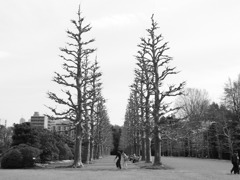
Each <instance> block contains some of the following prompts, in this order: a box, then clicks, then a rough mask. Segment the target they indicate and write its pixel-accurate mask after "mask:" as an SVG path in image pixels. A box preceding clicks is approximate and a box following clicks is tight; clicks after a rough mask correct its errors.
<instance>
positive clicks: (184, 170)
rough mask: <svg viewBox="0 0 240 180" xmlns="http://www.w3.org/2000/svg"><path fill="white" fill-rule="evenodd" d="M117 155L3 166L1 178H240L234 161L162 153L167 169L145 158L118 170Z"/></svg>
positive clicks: (81, 179) (186, 179)
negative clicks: (81, 162) (74, 162)
mask: <svg viewBox="0 0 240 180" xmlns="http://www.w3.org/2000/svg"><path fill="white" fill-rule="evenodd" d="M114 158H115V157H114V156H107V157H104V158H102V159H99V160H96V161H95V162H94V163H93V164H89V165H85V166H84V167H83V168H80V169H79V168H67V165H69V164H70V163H71V162H68V161H67V162H63V163H60V162H59V163H57V164H51V165H49V166H47V167H45V168H36V169H13V170H6V169H0V180H33V179H34V180H66V179H67V180H75V179H76V180H79V179H80V180H85V179H86V180H95V179H97V180H108V179H110V180H115V179H119V180H120V179H121V180H122V179H131V180H134V179H137V180H146V179H147V180H155V179H161V180H165V179H173V180H205V179H206V180H208V179H210V180H215V179H216V180H222V179H231V180H233V179H238V180H239V179H240V175H234V174H230V169H231V168H232V165H231V162H230V161H225V160H209V159H196V158H177V157H162V162H163V164H164V166H165V167H166V168H165V169H161V170H159V169H146V168H143V166H144V167H146V166H147V165H146V164H144V163H143V162H139V163H134V164H133V163H131V162H129V163H128V169H122V170H118V169H117V168H116V167H115V163H114Z"/></svg>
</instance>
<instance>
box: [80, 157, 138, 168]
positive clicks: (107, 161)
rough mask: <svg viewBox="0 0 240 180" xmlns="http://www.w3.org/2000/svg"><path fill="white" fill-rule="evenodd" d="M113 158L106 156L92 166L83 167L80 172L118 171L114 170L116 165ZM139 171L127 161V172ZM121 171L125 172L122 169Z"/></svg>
mask: <svg viewBox="0 0 240 180" xmlns="http://www.w3.org/2000/svg"><path fill="white" fill-rule="evenodd" d="M114 159H115V156H106V157H104V158H101V159H98V160H95V161H94V162H93V164H89V165H85V166H84V168H82V170H94V171H102V170H108V171H120V169H117V168H116V163H115V161H114ZM133 169H139V167H138V166H136V165H135V164H134V163H132V162H129V161H128V167H127V170H133ZM121 170H126V169H124V168H123V167H122V169H121Z"/></svg>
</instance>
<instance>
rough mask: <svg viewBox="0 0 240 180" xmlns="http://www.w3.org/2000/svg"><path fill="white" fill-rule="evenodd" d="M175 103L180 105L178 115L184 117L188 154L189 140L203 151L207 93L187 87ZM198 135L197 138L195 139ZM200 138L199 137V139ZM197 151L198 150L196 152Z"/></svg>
mask: <svg viewBox="0 0 240 180" xmlns="http://www.w3.org/2000/svg"><path fill="white" fill-rule="evenodd" d="M176 105H177V106H178V107H182V108H181V109H180V110H179V112H178V115H179V116H180V118H182V119H184V127H183V128H185V129H186V131H185V132H186V133H187V134H186V137H187V139H188V156H191V155H192V151H191V142H192V141H193V140H194V141H195V143H196V146H198V148H196V150H197V151H201V150H202V153H203V148H202V147H203V141H201V139H202V140H203V138H202V137H203V133H204V130H205V129H204V125H206V120H207V117H206V114H207V110H208V106H209V98H208V93H207V92H206V91H205V90H199V89H193V88H188V89H186V90H185V94H184V95H182V96H180V97H179V98H178V100H177V103H176ZM197 137H198V139H196V138H197ZM199 138H201V139H199ZM196 153H198V152H196Z"/></svg>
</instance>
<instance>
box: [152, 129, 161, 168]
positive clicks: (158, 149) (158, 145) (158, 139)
mask: <svg viewBox="0 0 240 180" xmlns="http://www.w3.org/2000/svg"><path fill="white" fill-rule="evenodd" d="M154 144H155V148H154V149H155V157H154V163H153V165H154V166H158V165H162V162H161V135H160V132H159V131H158V127H157V126H155V127H154Z"/></svg>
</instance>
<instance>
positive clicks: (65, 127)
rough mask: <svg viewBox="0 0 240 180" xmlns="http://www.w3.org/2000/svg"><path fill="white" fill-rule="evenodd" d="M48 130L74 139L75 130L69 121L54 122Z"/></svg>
mask: <svg viewBox="0 0 240 180" xmlns="http://www.w3.org/2000/svg"><path fill="white" fill-rule="evenodd" d="M49 130H51V131H53V132H57V133H60V134H66V135H68V136H69V137H71V138H74V137H75V130H74V128H73V125H72V122H71V121H69V120H54V121H53V122H52V124H51V129H49Z"/></svg>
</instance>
